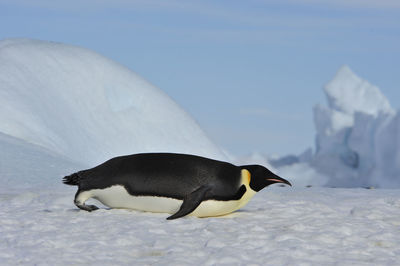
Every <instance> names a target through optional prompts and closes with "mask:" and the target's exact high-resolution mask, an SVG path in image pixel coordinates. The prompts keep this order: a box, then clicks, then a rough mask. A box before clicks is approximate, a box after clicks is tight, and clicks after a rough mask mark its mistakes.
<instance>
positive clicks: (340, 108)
mask: <svg viewBox="0 0 400 266" xmlns="http://www.w3.org/2000/svg"><path fill="white" fill-rule="evenodd" d="M324 92H325V94H326V98H327V102H328V106H321V105H317V106H315V108H314V123H315V128H316V151H315V154H314V156H313V157H312V159H311V160H310V164H311V166H312V167H314V168H315V169H317V171H318V172H320V173H322V174H324V175H326V176H329V181H328V182H327V184H325V185H326V186H334V187H381V188H392V187H400V139H399V138H400V133H399V132H400V131H399V128H398V127H399V126H400V124H399V116H400V114H399V112H396V111H395V110H394V109H393V108H392V107H391V106H390V103H389V101H388V100H387V98H386V97H385V96H384V95H383V94H382V93H381V92H380V90H379V88H378V87H376V86H374V85H371V84H370V83H369V82H368V81H366V80H363V79H361V78H360V77H358V76H357V75H356V74H354V73H353V72H352V70H351V69H350V68H349V67H348V66H343V67H342V68H340V69H339V71H338V72H337V74H336V76H335V77H334V78H333V80H332V81H330V82H329V83H328V84H327V85H326V86H325V88H324Z"/></svg>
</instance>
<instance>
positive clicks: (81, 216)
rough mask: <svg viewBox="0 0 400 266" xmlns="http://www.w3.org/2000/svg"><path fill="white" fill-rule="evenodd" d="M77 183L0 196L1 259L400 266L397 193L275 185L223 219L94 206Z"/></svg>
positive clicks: (23, 261)
mask: <svg viewBox="0 0 400 266" xmlns="http://www.w3.org/2000/svg"><path fill="white" fill-rule="evenodd" d="M74 193H75V189H73V188H70V187H65V188H64V189H58V190H44V191H43V190H33V191H32V190H31V191H30V190H25V191H7V190H4V189H2V191H1V194H0V234H1V245H0V265H19V264H25V265H71V264H72V265H138V264H140V265H143V264H145V265H150V264H152V265H153V264H155V265H200V264H203V265H222V264H225V265H250V264H252V265H396V264H397V265H398V259H399V257H400V231H399V228H400V215H399V214H400V212H399V209H400V193H399V191H398V190H367V189H332V188H310V189H307V188H282V187H274V188H268V189H265V190H263V191H261V192H260V193H258V194H257V195H256V196H255V197H254V199H253V200H252V201H250V203H249V204H248V205H247V206H245V207H244V208H243V209H242V210H240V211H238V212H235V213H233V214H231V215H228V216H225V217H221V218H195V217H185V218H181V219H177V220H174V221H167V220H165V218H166V217H167V216H168V215H167V214H155V213H144V212H137V211H130V210H122V209H113V210H107V209H101V210H98V211H95V212H92V213H88V212H86V211H81V210H78V209H77V208H76V207H75V206H74V205H73V203H72V197H73V194H74Z"/></svg>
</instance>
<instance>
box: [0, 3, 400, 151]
mask: <svg viewBox="0 0 400 266" xmlns="http://www.w3.org/2000/svg"><path fill="white" fill-rule="evenodd" d="M11 37H27V38H36V39H42V40H50V41H57V42H63V43H68V44H74V45H78V46H82V47H86V48H88V49H92V50H95V51H97V52H99V53H100V54H102V55H104V56H106V57H109V58H112V59H114V60H116V61H118V62H120V63H122V64H123V65H125V66H127V67H129V68H130V69H132V70H133V71H135V72H137V73H139V74H140V75H141V76H143V77H144V78H146V79H147V80H149V81H150V82H151V83H153V84H155V85H156V86H157V87H159V88H161V89H162V90H164V91H165V92H167V93H168V94H169V95H170V96H171V97H172V98H173V99H175V101H176V102H178V103H179V104H180V105H181V106H182V107H183V108H184V109H186V110H187V111H188V112H189V113H190V114H191V115H192V116H193V117H194V118H195V119H196V120H197V121H198V122H199V124H200V125H201V126H202V127H203V129H204V130H205V131H206V132H207V133H208V134H209V136H210V137H211V138H212V139H213V140H214V141H215V142H216V143H217V144H219V145H221V146H222V147H223V148H225V149H226V150H228V151H230V152H232V153H234V154H236V155H244V154H249V153H251V152H254V151H257V152H261V153H265V154H280V155H285V154H288V153H295V154H296V153H300V152H302V151H303V150H304V149H306V148H307V147H313V146H314V125H313V117H312V107H313V106H314V105H315V104H317V103H325V99H324V95H323V93H322V87H323V85H324V84H325V83H327V82H328V81H329V80H330V79H331V78H332V77H333V76H334V74H335V73H336V71H337V69H338V68H339V67H340V66H341V65H343V64H347V65H349V66H350V68H352V69H353V70H354V71H355V73H357V74H358V75H359V76H361V77H363V78H365V79H367V80H369V81H370V82H371V83H373V84H375V85H377V86H378V87H380V88H381V90H382V91H383V93H384V94H385V95H386V96H387V97H388V98H389V101H390V102H391V104H392V106H393V107H395V108H396V109H398V108H399V107H400V86H399V84H400V1H398V0H381V1H372V0H347V1H345V0H338V1H317V0H297V1H295V0H280V1H278V0H276V1H261V0H260V1H256V0H254V1H253V0H248V1H161V0H143V1H128V0H115V1H105V0H97V1H95V0H83V1H77V0H70V1H63V2H61V1H51V0H43V1H42V0H38V1H28V0H26V1H23V0H9V1H3V0H0V38H1V39H3V38H11Z"/></svg>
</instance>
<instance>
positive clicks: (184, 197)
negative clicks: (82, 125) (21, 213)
mask: <svg viewBox="0 0 400 266" xmlns="http://www.w3.org/2000/svg"><path fill="white" fill-rule="evenodd" d="M63 183H64V184H67V185H75V186H78V191H77V192H76V194H75V200H74V203H75V205H76V206H77V207H78V208H80V209H82V210H85V211H89V212H90V211H94V210H97V209H98V207H97V206H95V205H86V204H85V202H86V201H87V200H88V199H89V198H94V199H96V200H98V201H100V202H101V203H102V204H104V205H106V206H108V207H110V208H127V209H135V210H141V211H149V212H161V213H169V214H172V215H171V216H169V217H168V218H167V220H172V219H177V218H180V217H183V216H186V215H191V216H197V217H212V216H221V215H225V214H228V213H231V212H234V211H236V210H238V209H239V208H241V207H243V206H244V205H246V204H247V203H248V202H249V200H250V199H251V198H252V197H253V196H254V195H255V194H256V193H257V192H258V191H260V190H262V189H263V188H265V187H267V186H269V185H271V184H274V183H282V184H287V185H290V186H291V184H290V182H289V181H287V180H285V179H283V178H281V177H279V176H277V175H275V174H274V173H272V172H271V171H270V170H268V169H267V168H265V167H264V166H261V165H242V166H236V165H233V164H230V163H228V162H223V161H217V160H213V159H209V158H205V157H200V156H196V155H189V154H177V153H139V154H133V155H126V156H119V157H115V158H112V159H110V160H108V161H106V162H104V163H102V164H100V165H98V166H96V167H94V168H91V169H87V170H82V171H79V172H76V173H73V174H71V175H69V176H65V177H64V178H63Z"/></svg>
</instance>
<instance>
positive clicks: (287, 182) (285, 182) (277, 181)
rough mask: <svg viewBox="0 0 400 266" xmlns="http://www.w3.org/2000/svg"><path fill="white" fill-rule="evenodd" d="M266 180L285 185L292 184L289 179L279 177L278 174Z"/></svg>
mask: <svg viewBox="0 0 400 266" xmlns="http://www.w3.org/2000/svg"><path fill="white" fill-rule="evenodd" d="M267 180H268V181H269V182H271V183H284V184H286V185H289V186H292V184H290V182H289V181H287V180H286V179H283V178H280V177H279V176H275V177H273V178H267Z"/></svg>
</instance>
